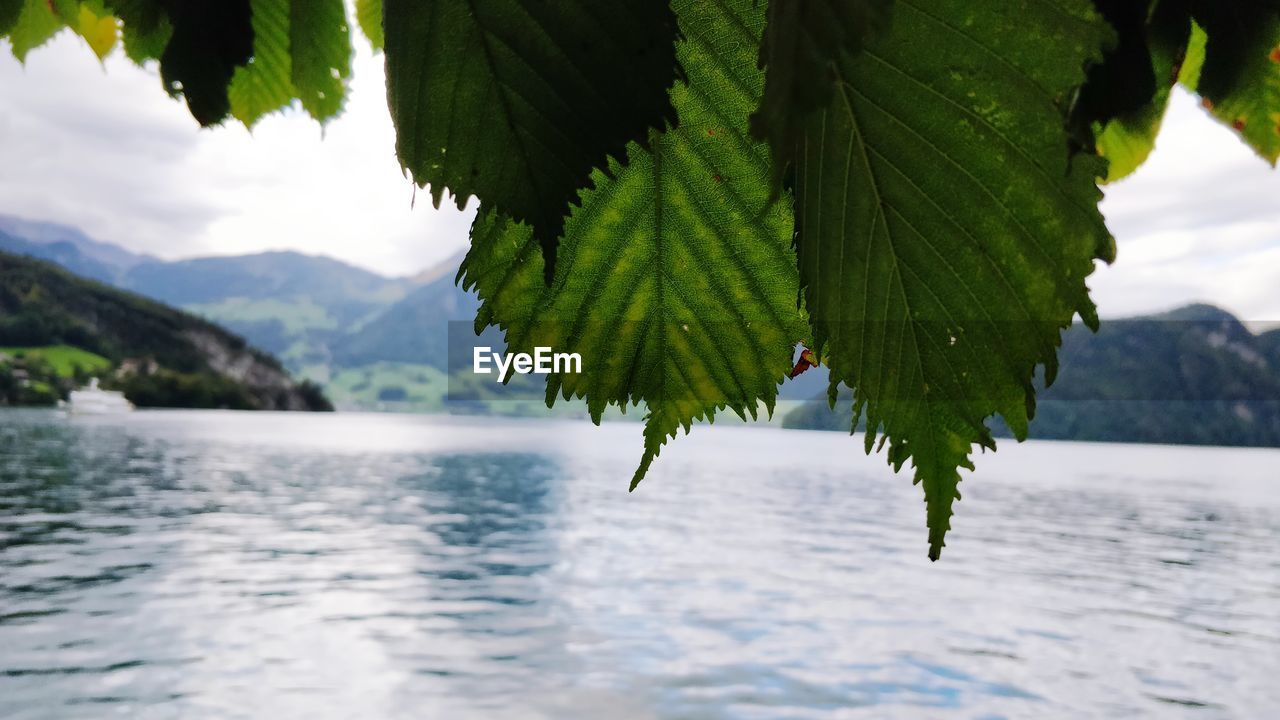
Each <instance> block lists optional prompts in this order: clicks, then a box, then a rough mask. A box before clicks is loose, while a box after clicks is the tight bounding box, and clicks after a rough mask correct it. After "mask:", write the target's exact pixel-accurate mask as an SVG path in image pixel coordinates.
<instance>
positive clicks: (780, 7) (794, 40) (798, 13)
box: [751, 0, 893, 182]
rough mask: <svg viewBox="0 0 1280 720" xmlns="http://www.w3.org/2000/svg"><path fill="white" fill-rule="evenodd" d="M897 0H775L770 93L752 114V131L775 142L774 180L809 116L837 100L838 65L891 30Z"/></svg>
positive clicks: (768, 58) (766, 60)
mask: <svg viewBox="0 0 1280 720" xmlns="http://www.w3.org/2000/svg"><path fill="white" fill-rule="evenodd" d="M892 10H893V0H835V1H834V2H832V1H831V0H772V2H770V3H769V11H768V21H767V22H766V23H765V28H764V39H763V41H762V42H761V44H760V67H761V68H762V69H764V70H765V81H764V96H763V97H762V98H761V100H760V107H759V109H758V110H757V111H756V112H755V114H753V115H752V116H751V134H752V135H753V136H754V137H756V138H757V139H759V140H764V141H766V142H768V143H769V148H770V150H771V151H772V153H773V158H774V181H775V182H780V181H781V178H782V175H783V173H784V172H785V170H786V168H787V166H788V165H789V164H790V163H791V161H792V160H793V155H794V150H795V146H796V142H797V140H798V139H799V137H800V135H801V133H802V132H803V128H804V122H805V118H806V117H807V116H808V115H810V114H811V113H813V112H814V111H816V110H821V109H823V108H825V107H826V106H827V105H828V104H830V102H831V98H832V96H833V94H834V91H835V78H836V76H835V71H834V66H833V64H834V63H835V62H836V60H838V59H839V58H841V57H846V56H850V55H856V54H857V52H858V51H859V50H861V49H862V46H863V45H864V44H865V43H866V42H867V41H868V40H870V39H872V38H875V37H880V36H881V35H884V34H885V33H886V32H888V30H889V23H890V17H891V15H892Z"/></svg>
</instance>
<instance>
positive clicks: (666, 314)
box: [0, 0, 1280, 558]
mask: <svg viewBox="0 0 1280 720" xmlns="http://www.w3.org/2000/svg"><path fill="white" fill-rule="evenodd" d="M353 22H354V23H356V24H358V25H359V27H360V28H361V29H362V30H363V31H364V33H365V35H366V36H367V37H368V39H369V41H370V43H371V44H372V45H373V47H374V48H375V49H382V50H383V51H384V53H385V56H386V64H387V76H388V100H389V105H390V108H391V113H392V117H393V119H394V121H395V124H396V128H397V136H398V137H397V149H398V152H399V155H400V160H401V163H402V164H403V165H404V167H405V168H406V170H407V171H408V172H409V173H410V174H411V175H412V177H413V179H414V180H415V182H417V183H418V184H420V185H423V186H428V185H429V186H430V188H431V192H432V195H433V196H434V198H435V200H436V202H437V203H439V202H440V201H441V200H442V199H443V197H444V195H445V194H446V193H448V194H452V195H453V196H454V198H455V199H456V201H457V202H459V203H462V202H463V201H465V200H466V199H467V198H468V197H469V196H472V195H476V196H478V197H479V198H480V200H481V202H482V204H483V208H484V209H483V210H482V212H481V214H480V216H479V218H478V219H477V221H476V224H475V227H474V228H473V231H472V247H471V251H470V253H469V254H468V256H467V259H466V262H465V263H464V267H463V269H462V272H461V273H460V276H459V279H460V281H462V282H464V283H465V284H466V285H467V286H468V287H474V288H475V289H476V290H477V291H478V292H479V294H480V296H481V299H482V300H483V303H484V304H483V306H482V308H481V311H480V316H479V318H477V329H481V328H483V327H484V326H487V325H490V324H493V325H498V326H499V327H501V328H502V329H503V330H504V331H505V332H506V334H507V339H508V342H509V343H510V344H511V345H512V346H513V347H515V348H521V347H529V346H532V345H533V344H535V343H536V344H552V345H555V346H557V349H562V350H565V351H573V352H580V353H582V354H583V356H584V358H586V368H585V372H584V373H583V374H582V375H576V376H567V375H566V376H552V377H551V378H549V384H548V392H547V399H548V402H549V403H551V402H555V401H557V400H558V399H560V398H585V399H586V401H587V404H588V407H589V408H590V409H591V412H592V415H593V417H595V418H597V420H598V419H599V417H600V414H601V412H602V411H603V409H604V408H605V407H606V406H608V405H610V404H617V405H621V406H623V407H626V406H628V405H632V404H635V403H641V402H642V403H644V404H645V405H646V411H647V413H648V414H647V416H646V430H645V450H644V455H643V459H642V462H641V465H640V469H639V470H638V471H637V472H636V474H635V476H634V478H633V487H634V484H635V483H636V482H639V480H640V479H641V478H642V477H643V476H644V474H645V471H646V470H647V469H648V467H649V464H650V463H651V462H652V460H653V459H654V457H656V455H657V453H658V451H659V449H660V448H661V447H662V445H663V444H664V443H665V442H666V441H667V440H668V439H669V438H670V437H671V436H673V435H674V434H675V433H676V432H677V431H678V429H679V428H680V427H684V428H685V429H686V430H688V429H689V426H690V424H691V422H692V421H693V420H695V419H700V418H705V419H708V420H709V419H710V418H711V417H712V416H713V415H714V414H715V413H716V412H717V411H719V410H723V409H725V408H728V409H732V410H733V411H734V412H736V413H737V414H739V415H742V416H744V417H745V416H747V415H755V414H756V412H757V411H758V408H760V407H763V409H764V410H765V411H766V412H770V411H771V410H772V403H773V399H774V398H775V397H776V388H777V383H778V381H780V380H781V379H782V378H783V377H784V376H785V374H786V372H787V370H788V368H789V366H790V364H791V352H792V348H793V346H794V345H795V344H796V343H804V344H806V345H807V346H808V347H810V348H811V349H812V350H813V351H815V354H816V356H817V357H818V358H820V359H821V360H822V362H824V363H825V364H826V365H828V366H829V367H830V368H831V371H832V375H831V377H832V382H833V387H832V398H833V400H834V398H835V397H836V392H835V390H836V387H835V386H836V385H837V384H841V383H842V384H845V385H848V386H849V387H850V388H852V390H853V398H854V401H853V402H854V405H855V413H854V421H855V423H856V422H857V418H858V415H860V414H863V413H865V416H866V418H867V421H868V427H869V428H870V431H869V432H868V433H867V436H866V449H867V450H868V451H871V450H872V449H873V447H874V444H875V440H876V438H877V437H878V438H880V441H881V444H882V445H883V444H886V443H887V445H888V448H889V450H888V458H889V462H890V463H891V464H892V465H893V466H894V467H895V468H901V467H902V466H903V465H905V464H907V463H911V464H912V465H913V466H914V473H915V477H916V480H917V481H919V482H920V483H921V484H922V486H923V488H924V495H925V499H926V501H927V502H928V506H929V507H928V525H929V544H930V555H931V557H934V558H936V557H937V556H938V553H939V551H940V549H941V547H942V545H943V540H944V536H945V533H946V531H947V529H948V528H949V526H950V517H951V512H952V504H953V501H954V500H955V499H956V498H957V497H958V496H959V495H958V492H957V485H958V483H959V480H960V474H959V469H960V468H962V467H965V468H972V464H971V462H970V460H969V456H970V454H971V453H972V451H973V449H974V448H975V447H994V442H993V441H992V439H991V436H990V433H989V431H988V430H987V427H986V423H987V421H988V420H989V418H991V417H992V416H993V415H995V414H999V415H1001V416H1002V417H1003V418H1004V419H1005V421H1006V422H1008V424H1009V425H1010V427H1012V428H1013V429H1014V430H1015V431H1017V432H1018V433H1019V435H1020V436H1021V434H1022V433H1024V432H1025V430H1026V427H1027V424H1028V423H1029V422H1030V421H1031V420H1032V418H1033V416H1034V408H1035V400H1034V393H1033V391H1032V385H1031V379H1032V377H1033V375H1034V373H1035V372H1036V368H1037V367H1044V368H1045V369H1046V371H1047V375H1048V377H1049V378H1052V375H1053V369H1054V367H1055V361H1056V349H1057V346H1058V344H1059V342H1060V332H1061V329H1062V328H1064V327H1066V326H1068V325H1069V324H1070V323H1071V322H1072V319H1073V318H1074V317H1076V316H1079V317H1082V318H1083V319H1084V320H1085V321H1086V322H1089V323H1090V324H1095V325H1096V322H1097V317H1096V313H1095V311H1094V308H1093V304H1092V302H1091V300H1090V299H1089V295H1088V288H1087V287H1086V285H1085V280H1086V278H1087V276H1088V275H1089V274H1090V272H1091V271H1092V269H1093V267H1094V263H1095V261H1096V260H1103V261H1108V262H1109V261H1111V259H1112V255H1113V253H1114V247H1113V244H1112V241H1111V237H1110V235H1109V233H1108V232H1107V230H1106V227H1105V225H1104V224H1103V222H1102V218H1101V215H1100V214H1099V212H1098V209H1097V203H1098V201H1099V199H1100V198H1101V192H1100V191H1099V190H1098V183H1100V182H1105V181H1108V180H1115V179H1118V178H1120V177H1123V176H1125V175H1127V174H1129V173H1131V172H1133V171H1134V170H1135V169H1136V168H1137V167H1138V166H1139V165H1141V163H1142V162H1143V160H1145V158H1146V157H1147V155H1148V154H1149V153H1150V151H1151V148H1152V147H1153V144H1154V142H1155V137H1156V134H1157V132H1158V130H1159V127H1160V123H1161V120H1162V118H1163V115H1164V112H1165V107H1166V105H1167V103H1168V100H1169V97H1170V94H1171V90H1172V87H1173V86H1174V85H1175V84H1178V83H1181V84H1182V85H1183V86H1184V87H1186V88H1187V89H1189V90H1191V91H1193V92H1198V93H1199V94H1200V95H1201V97H1202V99H1203V104H1204V106H1205V107H1206V108H1207V109H1208V111H1209V112H1211V113H1212V114H1213V116H1214V117H1216V118H1217V119H1219V120H1220V121H1221V122H1223V123H1224V124H1226V125H1227V126H1229V127H1231V128H1233V130H1234V131H1235V132H1236V133H1238V134H1239V135H1240V137H1241V139H1242V140H1243V141H1244V142H1246V143H1247V144H1248V145H1249V146H1250V147H1252V148H1253V149H1254V150H1255V151H1256V152H1257V153H1258V154H1259V155H1260V156H1261V157H1262V158H1264V159H1265V160H1266V161H1268V162H1270V163H1272V164H1273V165H1274V164H1275V162H1276V161H1277V159H1280V0H1256V1H1255V2H1250V3H1242V2H1222V1H1221V0H1132V1H1130V0H910V2H908V0H822V1H821V2H819V1H817V0H771V1H770V2H764V0H674V1H673V2H672V3H670V5H668V4H665V3H662V2H658V1H656V0H620V1H619V2H613V3H599V2H591V1H589V0H539V1H538V2H533V1H532V0H470V1H469V2H464V1H463V0H434V1H433V2H429V3H427V2H411V1H410V0H357V1H356V2H355V5H354V7H345V6H343V4H342V3H341V2H340V0H316V1H315V2H311V1H310V0H308V1H307V2H302V1H301V0H83V1H82V2H77V1H76V0H55V1H54V2H48V1H47V0H0V35H4V36H7V37H8V40H9V44H10V47H11V50H12V52H13V54H14V55H15V57H17V58H18V59H19V60H25V59H26V58H27V57H28V55H29V54H30V52H31V51H32V50H33V49H35V48H37V47H39V46H40V45H41V44H43V43H44V42H46V41H48V40H49V38H51V37H53V35H55V34H56V33H57V32H59V31H60V30H62V29H64V28H69V29H70V31H72V32H75V33H76V34H78V35H79V36H80V37H81V38H83V39H84V41H85V42H86V44H87V45H88V46H89V47H90V48H91V49H92V51H93V52H94V53H95V54H96V55H97V56H98V57H100V58H101V57H104V56H105V55H106V54H107V53H109V52H111V51H112V50H113V48H114V47H116V46H117V45H118V44H121V43H120V42H119V40H122V41H123V43H122V44H123V49H124V52H125V53H126V54H127V55H128V56H129V57H130V58H131V59H132V60H134V61H135V62H138V63H147V62H153V61H156V62H158V64H159V69H160V75H161V78H162V79H163V81H164V84H165V88H166V89H167V90H168V91H169V92H171V93H174V94H178V95H181V96H183V97H184V98H185V99H186V102H187V105H188V107H189V108H190V110H191V113H192V115H193V116H194V117H195V118H196V119H197V120H198V121H199V122H200V124H202V125H212V124H217V123H220V122H223V121H224V120H225V119H226V118H227V117H229V116H233V117H235V118H236V119H237V120H239V121H241V122H243V123H245V124H246V125H252V124H253V123H255V122H257V121H258V120H259V119H260V118H261V117H262V116H263V115H265V114H267V113H271V112H275V111H278V110H280V109H282V108H285V107H288V106H291V105H294V104H295V103H296V104H298V105H300V106H301V107H302V108H303V109H304V110H305V111H307V112H308V113H309V114H311V115H312V116H313V117H315V118H316V119H317V120H320V121H325V120H328V119H329V118H332V117H334V116H336V115H337V114H339V113H340V112H341V108H342V104H343V100H344V96H345V93H346V89H347V85H346V84H347V80H348V77H349V74H350V57H351V40H350V35H351V33H350V30H349V27H350V25H351V24H352V23H353ZM793 248H794V249H793ZM558 254H559V255H561V256H562V257H561V258H560V260H559V261H557V260H556V258H557V255H558Z"/></svg>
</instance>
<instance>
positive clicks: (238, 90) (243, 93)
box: [227, 0, 297, 128]
mask: <svg viewBox="0 0 1280 720" xmlns="http://www.w3.org/2000/svg"><path fill="white" fill-rule="evenodd" d="M291 5H292V2H291V0H251V7H252V11H253V59H252V60H250V61H249V64H248V65H245V66H243V67H238V68H236V71H235V75H233V76H232V78H231V87H230V88H228V90H227V97H228V98H229V99H230V101H231V115H232V116H233V117H235V119H237V120H239V121H240V122H242V123H244V125H245V127H248V128H252V127H253V125H254V123H256V122H258V120H259V119H261V118H262V116H263V115H266V114H268V113H272V112H275V111H276V110H279V109H281V108H285V107H288V105H289V103H291V102H293V98H294V96H295V95H296V94H297V91H296V90H295V89H294V87H293V79H292V77H293V61H292V58H291V57H290V54H289V11H290V6H291Z"/></svg>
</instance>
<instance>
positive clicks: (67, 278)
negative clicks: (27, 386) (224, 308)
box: [0, 253, 329, 410]
mask: <svg viewBox="0 0 1280 720" xmlns="http://www.w3.org/2000/svg"><path fill="white" fill-rule="evenodd" d="M62 346H66V347H68V348H75V349H79V350H81V351H87V353H91V354H93V355H97V356H100V357H101V358H103V359H105V360H106V361H108V362H109V363H110V365H111V366H112V369H113V372H112V373H111V374H110V375H109V376H108V377H107V378H106V382H104V385H106V386H108V387H115V388H118V389H120V390H123V391H124V392H125V395H126V396H127V397H129V398H130V399H131V400H132V401H133V402H134V403H135V404H138V405H141V406H178V407H231V408H237V409H254V410H321V409H329V407H328V402H327V401H326V400H325V398H324V397H323V395H322V394H321V393H320V392H319V391H318V389H317V388H315V387H314V386H312V385H310V384H307V383H303V384H299V383H296V382H294V381H293V379H291V378H290V377H289V374H288V373H287V372H286V371H285V370H284V368H283V367H282V366H281V365H280V363H279V362H278V361H277V360H275V359H274V358H272V357H270V356H269V355H266V354H264V353H262V352H260V351H258V350H255V349H253V348H251V347H249V346H248V344H247V343H246V342H245V341H244V340H243V339H242V338H240V337H237V336H235V335H233V334H231V333H229V332H227V331H226V330H223V329H222V328H220V327H218V326H217V325H214V324H213V323H210V322H208V321H206V320H203V319H200V318H198V317H195V316H193V315H190V314H187V313H185V312H181V311H179V310H175V309H173V308H170V307H166V306H164V305H162V304H160V303H157V302H155V301H152V300H147V299H145V298H142V297H140V296H137V295H134V294H132V293H127V292H123V291H121V290H118V289H115V288H112V287H109V286H107V285H105V284H102V283H99V282H95V281H93V280H87V279H84V278H80V277H77V276H75V275H73V274H71V273H70V272H68V271H67V270H65V269H63V268H60V267H58V266H56V265H53V264H51V263H48V262H44V261H41V260H36V259H32V258H29V257H20V256H16V255H10V254H7V253H0V347H6V348H9V349H10V350H9V352H7V353H6V355H7V356H16V355H24V356H25V354H26V351H27V350H29V349H35V350H36V352H35V353H34V355H39V354H40V353H39V350H40V349H41V348H52V349H56V348H58V347H62ZM15 348H16V350H15ZM19 359H21V358H19ZM13 360H14V359H13V358H12V357H10V358H9V360H8V361H7V362H8V363H10V364H11V363H12V362H13ZM33 362H34V361H33ZM25 371H26V370H24V372H25Z"/></svg>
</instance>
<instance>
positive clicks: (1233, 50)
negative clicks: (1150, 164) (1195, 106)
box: [1188, 0, 1280, 166]
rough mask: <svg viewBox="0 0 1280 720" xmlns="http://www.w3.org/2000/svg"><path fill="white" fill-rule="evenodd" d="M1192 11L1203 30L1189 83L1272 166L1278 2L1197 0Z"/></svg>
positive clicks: (1277, 143) (1279, 119) (1279, 74)
mask: <svg viewBox="0 0 1280 720" xmlns="http://www.w3.org/2000/svg"><path fill="white" fill-rule="evenodd" d="M1194 17H1195V20H1196V23H1197V25H1198V26H1199V27H1198V28H1197V33H1201V32H1202V33H1203V35H1202V37H1203V39H1204V41H1205V43H1206V44H1205V46H1204V51H1203V55H1202V56H1200V57H1194V58H1193V57H1192V55H1191V53H1190V52H1189V53H1188V62H1189V63H1190V62H1194V63H1196V64H1197V65H1200V72H1199V74H1198V79H1197V80H1196V81H1195V82H1194V83H1188V85H1189V86H1190V87H1191V89H1193V90H1196V91H1197V92H1199V93H1200V95H1201V96H1202V97H1203V98H1204V99H1205V100H1206V103H1205V105H1206V107H1208V108H1210V110H1211V111H1212V113H1213V115H1214V117H1216V118H1218V119H1219V120H1221V121H1222V122H1224V123H1226V124H1227V125H1228V126H1230V127H1232V128H1234V129H1235V130H1236V132H1238V133H1239V134H1240V136H1241V137H1242V138H1243V139H1244V141H1245V142H1246V143H1248V145H1249V146H1250V147H1252V148H1253V150H1254V151H1255V152H1257V153H1258V155H1260V156H1262V158H1263V159H1265V160H1266V161H1267V162H1269V163H1271V164H1272V165H1273V166H1274V165H1275V164H1276V162H1277V160H1280V3H1277V2H1276V1H1275V0H1259V2H1256V3H1227V2H1222V1H1221V0H1217V1H1216V2H1209V1H1208V0H1202V2H1200V3H1198V4H1197V5H1196V10H1195V12H1194Z"/></svg>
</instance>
